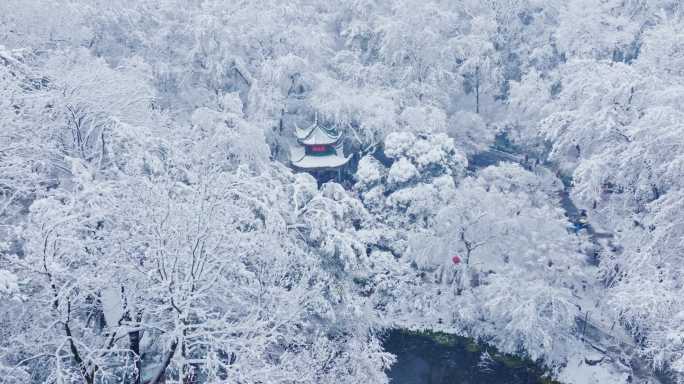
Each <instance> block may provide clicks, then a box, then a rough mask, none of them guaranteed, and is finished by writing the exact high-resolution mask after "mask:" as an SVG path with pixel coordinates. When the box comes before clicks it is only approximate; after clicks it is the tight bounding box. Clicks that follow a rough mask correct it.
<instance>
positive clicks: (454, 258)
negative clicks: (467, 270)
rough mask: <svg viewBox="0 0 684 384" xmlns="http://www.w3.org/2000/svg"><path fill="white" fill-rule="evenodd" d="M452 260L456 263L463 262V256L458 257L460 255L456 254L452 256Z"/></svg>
mask: <svg viewBox="0 0 684 384" xmlns="http://www.w3.org/2000/svg"><path fill="white" fill-rule="evenodd" d="M451 261H453V262H454V264H460V263H461V258H460V257H458V255H455V256H454V257H452V258H451Z"/></svg>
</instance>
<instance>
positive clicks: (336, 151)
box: [290, 122, 351, 172]
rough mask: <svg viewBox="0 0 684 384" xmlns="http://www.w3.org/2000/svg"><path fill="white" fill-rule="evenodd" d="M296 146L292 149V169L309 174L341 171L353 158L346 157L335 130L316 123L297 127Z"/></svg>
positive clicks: (338, 134)
mask: <svg viewBox="0 0 684 384" xmlns="http://www.w3.org/2000/svg"><path fill="white" fill-rule="evenodd" d="M295 136H296V138H297V142H296V144H293V145H292V146H291V147H290V163H291V164H292V167H293V168H295V169H297V170H301V171H307V172H318V171H339V170H340V169H341V168H342V167H343V166H344V165H346V164H347V163H348V162H349V160H350V159H351V156H347V157H345V156H344V152H343V149H342V140H341V137H340V136H341V135H340V133H339V132H338V131H337V129H335V128H324V127H321V126H319V125H318V123H317V122H316V123H314V124H313V125H311V126H310V127H309V128H304V129H301V128H299V127H297V126H296V125H295Z"/></svg>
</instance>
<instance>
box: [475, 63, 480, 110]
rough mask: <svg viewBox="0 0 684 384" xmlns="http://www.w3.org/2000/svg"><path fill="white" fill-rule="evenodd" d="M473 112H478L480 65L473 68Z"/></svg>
mask: <svg viewBox="0 0 684 384" xmlns="http://www.w3.org/2000/svg"><path fill="white" fill-rule="evenodd" d="M475 113H477V114H478V115H479V114H480V67H479V66H478V67H477V68H476V69H475Z"/></svg>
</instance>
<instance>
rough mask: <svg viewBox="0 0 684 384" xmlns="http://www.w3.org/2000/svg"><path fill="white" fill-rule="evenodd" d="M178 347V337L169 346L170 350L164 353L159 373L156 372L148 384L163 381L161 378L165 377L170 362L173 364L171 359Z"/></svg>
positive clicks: (157, 383)
mask: <svg viewBox="0 0 684 384" xmlns="http://www.w3.org/2000/svg"><path fill="white" fill-rule="evenodd" d="M176 347H178V339H174V340H173V342H172V343H171V345H170V346H169V350H168V351H167V352H166V353H165V354H164V357H163V358H162V361H161V365H160V366H159V369H158V370H157V373H155V374H154V376H153V377H152V380H150V381H149V382H147V383H146V384H159V383H160V382H161V380H162V379H163V378H164V373H165V372H166V368H168V367H169V364H171V359H172V358H173V355H174V354H175V353H176Z"/></svg>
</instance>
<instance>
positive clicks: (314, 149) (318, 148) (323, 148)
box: [311, 145, 328, 152]
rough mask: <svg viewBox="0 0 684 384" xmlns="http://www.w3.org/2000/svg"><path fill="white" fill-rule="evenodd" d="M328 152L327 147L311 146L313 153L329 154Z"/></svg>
mask: <svg viewBox="0 0 684 384" xmlns="http://www.w3.org/2000/svg"><path fill="white" fill-rule="evenodd" d="M327 151H328V146H327V145H312V146H311V152H327Z"/></svg>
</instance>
